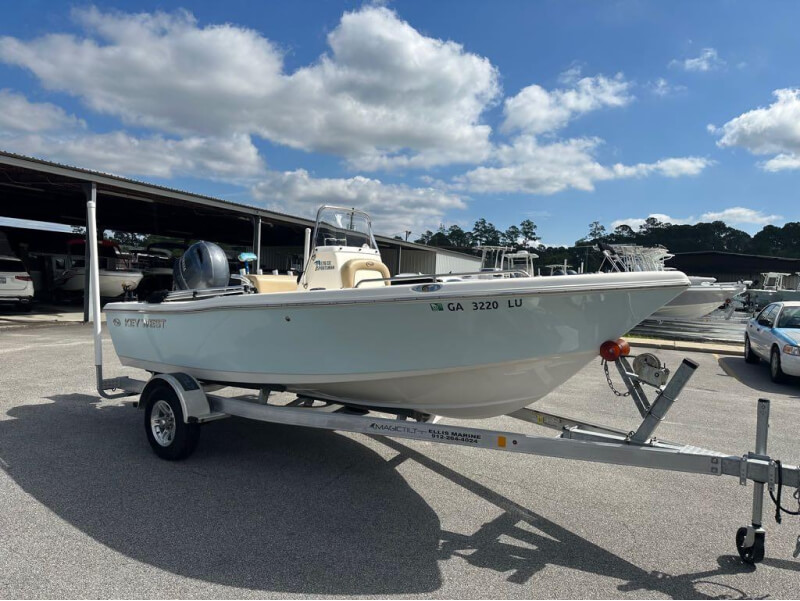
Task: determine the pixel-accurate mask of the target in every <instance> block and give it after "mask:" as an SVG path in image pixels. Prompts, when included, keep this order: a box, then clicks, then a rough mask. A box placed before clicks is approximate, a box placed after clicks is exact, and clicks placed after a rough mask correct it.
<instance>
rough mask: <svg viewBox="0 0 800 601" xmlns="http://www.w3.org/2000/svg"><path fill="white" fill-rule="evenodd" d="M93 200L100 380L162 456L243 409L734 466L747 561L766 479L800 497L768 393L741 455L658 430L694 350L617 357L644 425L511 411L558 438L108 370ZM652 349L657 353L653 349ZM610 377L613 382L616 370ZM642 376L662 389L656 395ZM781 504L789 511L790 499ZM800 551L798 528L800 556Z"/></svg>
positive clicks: (488, 444)
mask: <svg viewBox="0 0 800 601" xmlns="http://www.w3.org/2000/svg"><path fill="white" fill-rule="evenodd" d="M95 206H96V205H95V198H94V189H93V190H92V196H91V198H90V200H89V202H88V203H87V221H88V224H89V240H90V244H89V247H90V253H91V257H90V292H91V298H90V300H91V308H92V316H93V332H94V350H95V368H96V377H97V390H98V392H99V394H100V395H101V396H102V397H104V398H107V399H119V398H123V397H131V396H136V395H139V396H140V399H139V401H138V402H136V403H134V404H135V405H136V406H138V407H140V408H142V409H144V411H145V420H144V421H145V432H146V435H147V437H148V440H149V442H150V444H151V446H152V448H153V450H154V451H155V452H156V454H157V455H159V456H160V457H162V458H165V459H183V458H185V457H188V456H189V455H190V454H191V453H192V451H193V450H194V448H195V447H196V445H197V442H198V437H199V433H200V430H199V429H200V427H201V425H202V424H205V423H208V422H211V421H214V420H218V419H223V418H226V417H230V416H237V417H242V418H246V419H253V420H258V421H264V422H270V423H275V424H285V425H291V426H305V427H308V428H319V429H323V430H337V431H343V432H357V433H362V434H369V435H373V436H374V435H377V436H387V437H392V438H405V439H410V440H420V441H425V442H435V443H440V444H454V445H462V446H469V447H474V448H478V449H490V450H499V451H506V452H509V453H524V454H529V455H541V456H545V457H554V458H560V459H575V460H581V461H589V462H595V463H609V464H616V465H621V466H630V467H645V468H650V469H657V470H668V471H677V472H687V473H694V474H706V475H709V476H723V475H724V476H733V477H735V478H738V479H739V483H740V484H741V485H746V484H747V481H748V480H751V481H752V482H753V483H754V486H753V502H752V517H751V520H750V523H749V524H748V525H746V526H743V527H741V528H739V530H738V531H737V533H736V547H737V550H738V552H739V555H740V556H741V558H742V560H743V561H745V562H747V563H758V562H759V561H761V560H762V559H763V557H764V543H765V531H764V528H763V525H762V517H763V501H764V487H765V486H766V487H767V489H768V491H769V492H770V495H771V496H772V497H773V499H775V494H776V492H775V491H776V490H777V501H780V498H781V490H782V488H783V487H789V488H794V489H796V490H797V491H798V492H797V493H795V497H796V498H800V467H797V466H794V465H784V464H782V463H781V462H780V461H777V460H774V459H773V458H771V457H770V456H769V455H768V454H767V435H768V430H769V406H770V402H769V400H767V399H759V401H758V410H757V425H756V442H755V452H749V453H746V454H744V455H742V456H732V455H725V454H723V453H718V452H716V451H712V450H708V449H702V448H699V447H695V446H691V445H684V444H680V443H674V442H668V441H662V440H659V439H657V438H656V437H655V436H654V434H655V431H656V429H657V428H658V425H659V424H660V423H661V421H662V420H663V419H664V418H665V416H666V415H667V412H668V411H669V409H670V408H671V407H672V405H673V403H674V402H675V400H676V399H677V398H678V395H679V394H680V392H681V391H682V390H683V388H684V386H685V385H686V383H687V382H688V381H689V379H690V378H691V377H692V375H693V373H694V371H695V370H696V369H697V364H696V363H694V362H693V361H691V360H689V359H684V360H683V362H682V363H681V365H680V366H679V368H678V369H677V370H676V372H675V374H674V375H673V377H672V378H671V379H669V380H668V381H666V383H663V384H662V383H661V382H663V381H664V380H665V378H664V377H663V372H662V373H661V374H655V376H654V371H653V370H654V369H655V370H656V371H659V370H661V369H662V368H661V367H660V365H655V367H654V364H653V363H652V361H650V362H647V361H640V362H638V363H637V362H636V361H634V366H635V368H636V369H634V367H632V366H631V363H630V362H629V361H628V359H627V358H626V357H620V358H619V359H617V360H616V361H615V362H614V364H615V365H616V368H617V371H618V373H619V376H620V377H621V379H622V381H623V383H624V384H625V387H626V389H627V392H626V393H619V392H617V394H618V395H619V396H630V397H631V399H632V400H633V402H634V405H635V406H636V408H637V409H638V411H639V413H640V415H641V417H642V421H641V423H640V424H639V426H638V427H637V428H636V429H635V430H632V431H630V432H624V431H621V430H616V429H613V428H608V427H605V426H600V425H595V424H591V423H588V422H585V421H581V420H576V419H571V418H569V417H565V416H559V415H554V414H550V413H545V412H542V411H537V410H535V409H529V408H524V409H520V410H518V411H515V412H513V413H510V414H509V416H510V417H513V418H515V419H517V420H520V421H523V422H528V423H532V424H535V425H538V426H543V427H546V428H551V429H555V430H558V431H559V432H560V435H559V436H558V437H556V438H552V437H545V436H534V435H531V434H525V433H520V432H508V431H501V430H490V429H484V428H470V427H464V426H455V425H449V424H445V423H441V422H439V421H438V417H437V416H431V415H426V414H419V413H415V412H404V411H397V412H394V416H393V417H391V414H392V413H393V412H392V411H391V410H388V409H382V410H372V411H378V412H380V413H385V414H388V415H390V417H389V418H387V417H378V416H375V415H374V414H373V413H371V412H370V410H368V409H367V408H365V407H359V406H357V405H355V404H352V403H349V402H348V401H347V400H343V399H313V398H309V397H298V398H297V399H295V400H294V401H292V402H290V403H288V404H285V405H277V404H273V403H271V402H270V393H271V392H273V391H274V390H277V389H272V390H271V389H269V388H261V389H259V390H258V392H257V394H252V395H243V396H238V397H224V396H219V395H215V394H213V392H215V391H216V390H218V389H219V388H221V386H220V385H219V384H216V383H206V382H201V381H198V380H197V379H195V378H194V377H192V376H191V375H189V374H186V373H169V374H166V373H161V374H153V375H152V376H151V377H150V379H149V380H147V381H144V380H137V379H133V378H129V377H127V376H126V377H121V378H111V379H104V378H103V353H102V337H101V335H102V332H101V319H100V318H99V316H100V298H99V287H98V275H99V274H98V272H99V269H98V261H97V252H96V240H97V233H96V228H95ZM650 357H652V358H653V359H654V360H655V361H657V359H656V358H655V357H653V356H652V355H650ZM643 366H644V367H643ZM604 367H605V368H606V370H607V368H608V364H607V363H605V362H604ZM608 381H609V384H610V385H611V380H610V378H608ZM643 385H646V386H651V387H653V388H654V389H655V390H656V396H655V398H654V400H653V401H652V402H650V400H649V399H648V397H647V394H646V393H645V390H644V388H643ZM615 392H616V391H615ZM783 511H785V512H787V513H792V512H791V511H787V510H785V509H783ZM798 553H800V537H798V547H797V549H796V550H795V556H797V555H798Z"/></svg>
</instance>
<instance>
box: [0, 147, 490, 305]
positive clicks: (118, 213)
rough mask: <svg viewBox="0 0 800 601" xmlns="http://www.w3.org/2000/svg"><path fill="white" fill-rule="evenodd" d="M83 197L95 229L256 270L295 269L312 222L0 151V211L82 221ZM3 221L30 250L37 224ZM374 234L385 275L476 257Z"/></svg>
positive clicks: (450, 268)
mask: <svg viewBox="0 0 800 601" xmlns="http://www.w3.org/2000/svg"><path fill="white" fill-rule="evenodd" d="M91 198H94V199H95V200H96V203H97V229H98V232H103V231H104V230H114V231H121V232H131V233H137V234H155V235H159V236H167V237H170V238H177V239H179V240H186V241H189V240H209V241H213V242H217V243H222V244H228V245H232V246H239V247H247V248H250V249H252V250H253V252H254V253H256V255H258V266H259V267H260V268H261V269H262V270H263V271H264V273H269V272H270V271H272V270H278V271H280V272H285V271H287V270H290V269H295V270H296V269H299V268H300V267H301V265H300V264H301V263H302V256H303V248H302V247H303V240H304V235H305V229H306V228H311V227H313V226H314V222H313V221H312V220H310V219H304V218H301V217H295V216H292V215H286V214H283V213H278V212H274V211H268V210H266V209H262V208H259V207H255V206H248V205H244V204H239V203H234V202H230V201H226V200H221V199H218V198H213V197H210V196H203V195H200V194H193V193H190V192H185V191H181V190H175V189H172V188H167V187H164V186H158V185H154V184H148V183H145V182H141V181H137V180H132V179H128V178H123V177H119V176H114V175H108V174H104V173H99V172H96V171H92V170H88V169H81V168H76V167H70V166H67V165H62V164H58V163H53V162H49V161H44V160H40V159H35V158H31V157H25V156H21V155H16V154H13V153H8V152H4V151H0V218H3V217H6V218H15V219H22V220H34V221H40V222H47V223H56V224H63V225H67V226H77V227H85V226H86V224H87V216H86V203H87V201H88V200H90V199H91ZM3 229H8V230H9V234H10V235H7V236H6V238H8V239H9V240H10V243H11V250H12V251H13V252H15V253H17V254H22V255H26V254H28V253H34V252H35V250H36V244H37V240H36V238H37V235H38V234H40V233H41V232H37V230H35V229H22V228H9V227H7V226H5V225H3V224H2V223H1V222H0V231H2V230H3ZM42 238H44V236H42ZM376 240H377V242H378V245H379V247H380V250H381V255H382V258H383V262H384V263H385V264H386V265H387V267H388V268H389V271H390V272H391V273H392V275H396V274H398V273H451V272H453V273H457V272H463V271H475V270H477V269H478V268H479V267H480V259H479V258H478V257H473V256H470V255H465V254H461V253H455V252H450V251H443V250H441V249H437V248H434V247H427V246H423V245H419V244H414V243H410V242H405V241H402V240H398V239H395V238H389V237H384V236H376ZM21 258H23V260H25V259H26V257H25V256H22V257H21ZM28 268H29V269H31V270H35V268H36V266H32V265H28ZM87 272H88V270H87ZM87 277H88V276H87ZM40 292H41V290H40Z"/></svg>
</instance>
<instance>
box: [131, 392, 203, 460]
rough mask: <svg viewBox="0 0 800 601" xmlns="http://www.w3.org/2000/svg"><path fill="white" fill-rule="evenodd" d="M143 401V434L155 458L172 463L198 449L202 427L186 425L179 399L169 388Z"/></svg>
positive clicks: (151, 394) (150, 394) (152, 394)
mask: <svg viewBox="0 0 800 601" xmlns="http://www.w3.org/2000/svg"><path fill="white" fill-rule="evenodd" d="M142 400H143V401H144V430H145V433H146V434H147V441H148V442H149V443H150V447H151V448H152V449H153V451H154V452H155V454H156V455H158V456H159V457H161V458H162V459H167V460H169V461H178V460H180V459H186V458H187V457H188V456H189V455H191V454H192V453H193V452H194V450H195V448H196V447H197V442H198V440H199V439H200V425H199V424H187V423H186V422H184V421H183V419H184V416H183V408H182V407H181V402H180V400H178V395H177V394H175V391H174V390H173V389H172V388H171V387H170V386H168V385H162V386H156V387H155V388H153V389H152V390H150V391H149V394H148V395H147V399H142Z"/></svg>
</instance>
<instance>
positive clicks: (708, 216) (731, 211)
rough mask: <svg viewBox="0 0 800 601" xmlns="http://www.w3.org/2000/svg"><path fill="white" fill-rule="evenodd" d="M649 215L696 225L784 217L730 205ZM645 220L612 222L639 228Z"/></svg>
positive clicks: (771, 220) (755, 222)
mask: <svg viewBox="0 0 800 601" xmlns="http://www.w3.org/2000/svg"><path fill="white" fill-rule="evenodd" d="M649 217H654V218H655V219H658V220H659V221H660V222H662V223H671V224H673V225H684V224H685V225H694V224H696V223H703V222H710V221H724V222H725V224H726V225H729V226H732V227H733V226H737V225H738V226H741V225H762V226H763V225H768V224H771V223H775V222H776V221H780V220H782V219H783V217H781V216H780V215H765V214H764V212H763V211H758V210H755V209H748V208H746V207H729V208H727V209H723V210H722V211H708V212H706V213H703V214H702V215H700V217H699V218H696V217H693V216H692V217H685V218H679V217H671V216H669V215H666V214H664V213H651V214H650V215H648V218H649ZM644 222H645V218H643V217H628V218H626V219H617V220H616V221H613V222H611V227H612V229H613V228H616V227H618V226H620V225H629V226H630V227H632V228H633V229H634V230H638V229H639V226H640V225H642V224H643V223H644Z"/></svg>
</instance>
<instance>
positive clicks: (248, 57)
mask: <svg viewBox="0 0 800 601" xmlns="http://www.w3.org/2000/svg"><path fill="white" fill-rule="evenodd" d="M74 16H75V18H76V19H77V20H78V21H79V22H80V23H81V24H82V25H83V26H84V27H85V29H86V31H87V34H86V36H85V37H78V36H74V35H68V34H48V35H45V36H42V37H39V38H37V39H34V40H31V41H22V40H19V39H17V38H13V37H2V38H0V59H1V60H3V61H5V62H6V63H10V64H15V65H19V66H22V67H25V68H27V69H29V70H31V71H32V72H33V73H34V74H35V75H36V76H37V77H38V78H39V80H40V81H41V83H42V85H43V86H45V87H46V88H47V89H50V90H59V91H63V92H67V93H70V94H73V95H75V96H78V97H80V98H82V100H83V101H84V102H85V103H86V104H87V105H88V106H89V107H90V108H92V109H94V110H96V111H99V112H102V113H107V114H112V115H116V116H119V117H120V118H122V119H123V121H124V122H125V123H127V124H133V125H137V126H144V127H148V128H153V129H156V130H159V131H166V132H171V133H177V134H180V135H183V136H203V137H207V136H214V137H225V136H231V135H245V134H246V135H259V136H261V137H264V138H266V139H269V140H271V141H273V142H277V143H280V144H285V145H288V146H291V147H294V148H300V149H304V150H309V151H319V152H327V153H333V154H337V155H340V156H344V157H346V158H347V159H348V160H349V161H351V162H352V163H353V164H355V165H358V166H360V167H362V168H378V167H388V166H392V165H395V164H399V165H402V166H413V167H427V166H431V165H436V164H445V163H451V162H477V161H480V160H482V159H483V158H485V157H486V156H487V155H488V153H489V151H490V143H489V134H490V131H491V129H490V128H489V127H488V126H486V125H484V124H482V123H480V115H481V113H482V112H483V110H484V109H485V108H486V107H487V106H488V105H490V104H491V103H492V102H494V100H495V98H496V97H497V95H498V94H499V92H500V87H499V83H498V74H497V71H496V69H495V68H494V67H493V66H492V65H491V63H490V62H489V61H488V60H487V59H485V58H483V57H480V56H477V55H475V54H471V53H468V52H466V51H465V50H464V48H463V47H462V46H461V45H459V44H456V43H454V42H450V41H442V40H438V39H434V38H431V37H426V36H424V35H422V34H420V33H419V32H418V31H416V30H415V29H414V28H412V27H411V26H410V25H409V24H408V23H406V22H404V21H402V20H400V19H399V18H398V17H397V15H396V14H395V13H394V12H392V11H391V10H389V9H386V8H382V7H376V6H367V7H365V8H362V9H360V10H358V11H355V12H351V13H346V14H344V15H343V17H342V19H341V22H340V23H339V25H338V26H337V27H336V28H335V29H334V30H333V31H332V32H331V33H330V34H329V35H328V44H329V46H330V49H331V52H330V54H325V55H323V56H321V57H320V58H319V60H318V61H317V62H315V63H314V64H312V65H309V66H306V67H303V68H300V69H298V70H297V71H295V72H294V73H291V74H287V73H285V72H284V70H283V60H282V55H281V51H280V50H279V49H278V48H277V47H276V45H275V44H273V43H272V42H271V41H270V40H268V39H266V38H264V37H263V36H262V35H260V34H259V33H258V32H256V31H253V30H251V29H247V28H244V27H238V26H235V25H231V24H225V25H213V26H207V27H201V26H199V25H198V24H197V22H196V20H195V19H194V17H193V16H192V15H191V14H190V13H188V12H185V11H179V12H176V13H172V14H166V13H161V12H157V13H154V14H146V13H140V14H124V13H119V12H106V13H104V12H101V11H99V10H98V9H96V8H91V9H88V10H77V11H74ZM120 73H124V77H121V76H120Z"/></svg>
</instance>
